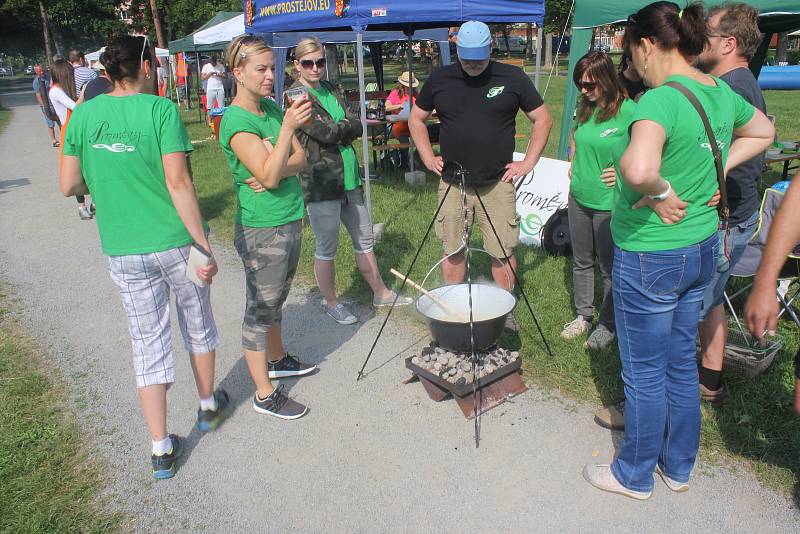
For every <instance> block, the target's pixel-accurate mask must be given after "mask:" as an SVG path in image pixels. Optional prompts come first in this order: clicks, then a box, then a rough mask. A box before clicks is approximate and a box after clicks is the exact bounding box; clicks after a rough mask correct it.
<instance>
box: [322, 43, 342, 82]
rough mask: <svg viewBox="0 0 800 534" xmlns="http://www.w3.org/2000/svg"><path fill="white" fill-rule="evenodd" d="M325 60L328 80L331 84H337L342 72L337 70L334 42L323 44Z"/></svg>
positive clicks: (337, 62) (337, 58) (337, 61)
mask: <svg viewBox="0 0 800 534" xmlns="http://www.w3.org/2000/svg"><path fill="white" fill-rule="evenodd" d="M325 61H326V63H325V64H326V65H327V66H328V81H329V82H331V83H332V84H333V85H338V84H339V81H340V80H341V79H342V73H341V71H340V70H339V57H338V55H337V54H336V45H335V44H326V45H325Z"/></svg>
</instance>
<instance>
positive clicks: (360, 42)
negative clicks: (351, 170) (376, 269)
mask: <svg viewBox="0 0 800 534" xmlns="http://www.w3.org/2000/svg"><path fill="white" fill-rule="evenodd" d="M362 32H363V29H362V28H357V29H356V48H358V53H357V54H356V57H357V58H358V59H357V61H358V96H359V99H358V100H359V102H358V104H359V108H360V109H361V130H362V131H363V134H362V136H361V145H362V146H363V148H364V199H365V200H366V204H367V215H368V216H369V227H370V228H372V194H371V192H370V187H369V135H368V134H367V132H368V130H367V94H366V90H365V89H364V48H363V47H364V36H363V35H362Z"/></svg>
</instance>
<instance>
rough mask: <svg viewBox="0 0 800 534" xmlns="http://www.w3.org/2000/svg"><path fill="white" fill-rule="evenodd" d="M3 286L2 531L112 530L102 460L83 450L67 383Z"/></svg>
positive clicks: (115, 526)
mask: <svg viewBox="0 0 800 534" xmlns="http://www.w3.org/2000/svg"><path fill="white" fill-rule="evenodd" d="M8 301H9V299H8V297H7V296H6V295H5V294H3V293H2V289H0V532H42V533H50V532H113V531H117V530H119V526H120V522H121V518H120V516H119V515H118V514H115V513H112V512H110V511H108V509H107V507H106V504H105V503H104V502H103V500H102V499H101V498H100V497H99V493H100V489H101V487H102V480H101V467H100V466H98V465H97V464H96V463H95V462H93V461H91V460H89V459H88V458H87V457H86V454H85V453H84V452H83V451H84V450H85V447H83V446H82V445H81V437H80V435H79V430H78V424H77V422H76V421H75V415H74V414H73V413H71V411H70V410H69V409H68V408H67V407H66V406H65V404H64V399H66V398H68V397H69V391H68V390H67V388H66V387H65V385H63V384H61V383H59V382H58V381H57V380H54V379H53V378H51V377H50V372H49V370H45V368H44V367H43V365H42V362H41V360H40V358H41V356H40V355H41V354H42V351H41V350H39V349H37V348H36V347H34V346H33V344H32V343H31V342H30V340H29V339H28V338H27V336H26V335H25V333H24V332H23V331H22V330H21V329H20V328H19V327H18V325H16V324H15V323H14V321H13V320H12V318H11V316H10V314H9V310H8V308H7V307H6V306H7V305H8Z"/></svg>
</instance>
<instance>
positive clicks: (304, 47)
mask: <svg viewBox="0 0 800 534" xmlns="http://www.w3.org/2000/svg"><path fill="white" fill-rule="evenodd" d="M324 49H325V47H324V46H322V41H320V40H319V39H318V38H316V37H303V38H302V39H300V42H299V43H297V46H296V47H294V58H295V59H296V60H299V59H300V58H301V57H303V56H305V55H307V54H313V53H314V52H318V51H320V50H324Z"/></svg>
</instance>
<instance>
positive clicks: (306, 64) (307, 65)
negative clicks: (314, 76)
mask: <svg viewBox="0 0 800 534" xmlns="http://www.w3.org/2000/svg"><path fill="white" fill-rule="evenodd" d="M325 63H327V60H326V59H325V58H324V57H321V58H319V59H318V60H316V61H314V60H313V59H301V60H300V66H301V67H303V68H304V69H313V68H314V65H316V66H317V68H318V69H321V68H323V67H325Z"/></svg>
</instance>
